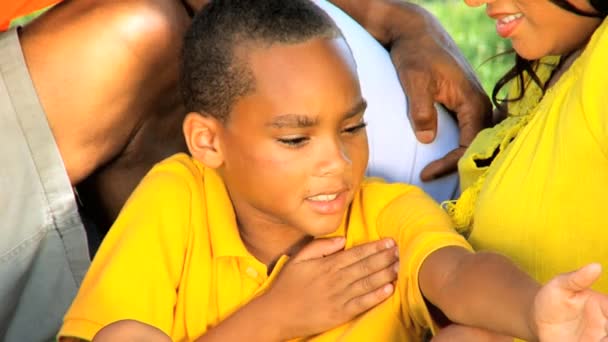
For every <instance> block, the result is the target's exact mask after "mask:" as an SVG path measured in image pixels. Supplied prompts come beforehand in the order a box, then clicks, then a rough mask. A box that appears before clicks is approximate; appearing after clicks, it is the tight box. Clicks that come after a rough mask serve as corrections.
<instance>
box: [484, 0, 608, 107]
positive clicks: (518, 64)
mask: <svg viewBox="0 0 608 342" xmlns="http://www.w3.org/2000/svg"><path fill="white" fill-rule="evenodd" d="M550 1H551V2H553V3H554V4H556V5H557V6H559V7H561V8H563V9H565V10H567V11H569V12H572V13H575V14H578V15H580V16H584V17H593V18H606V16H607V15H608V1H607V0H589V3H590V4H591V6H593V8H594V9H595V10H596V11H597V12H596V13H589V12H585V11H582V10H580V9H578V8H576V7H574V6H573V5H572V4H571V3H569V2H568V1H567V0H550ZM564 59H565V58H562V59H561V61H560V63H562V62H563V61H564ZM538 63H539V60H527V59H525V58H523V57H521V56H519V55H518V54H517V53H516V54H515V65H514V66H513V67H512V68H511V69H510V70H509V71H507V73H506V74H505V75H504V76H503V77H501V78H500V79H499V80H498V82H496V85H495V86H494V89H493V90H492V102H493V103H494V106H496V108H497V109H498V111H500V112H502V113H501V114H503V115H501V117H506V115H505V114H506V113H505V111H506V110H507V106H506V105H507V104H508V103H509V102H515V101H519V100H521V99H522V97H523V96H524V91H525V84H524V82H525V78H524V74H525V73H527V74H528V76H530V78H531V79H532V82H534V83H536V85H538V86H539V87H540V88H541V89H543V92H544V91H545V83H543V80H541V79H540V78H539V77H538V75H536V72H535V71H534V70H536V68H537V66H538ZM556 69H557V68H556ZM513 79H517V82H518V85H519V87H518V88H519V94H517V95H516V96H515V97H513V98H509V97H508V96H507V97H505V98H501V99H499V98H498V93H499V92H500V90H501V89H502V88H504V86H505V85H507V84H508V83H509V82H511V81H512V80H513ZM544 81H545V82H546V81H547V80H544Z"/></svg>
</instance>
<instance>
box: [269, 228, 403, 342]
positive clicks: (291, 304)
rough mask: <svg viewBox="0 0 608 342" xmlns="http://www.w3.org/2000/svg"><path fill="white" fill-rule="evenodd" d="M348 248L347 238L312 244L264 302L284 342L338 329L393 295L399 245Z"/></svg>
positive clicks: (291, 263) (285, 271)
mask: <svg viewBox="0 0 608 342" xmlns="http://www.w3.org/2000/svg"><path fill="white" fill-rule="evenodd" d="M343 248H344V239H343V238H332V239H318V240H315V241H312V242H311V243H309V244H308V245H307V246H305V247H304V248H303V249H302V250H301V251H300V252H299V253H298V254H297V255H295V256H294V257H293V258H292V259H291V260H290V261H289V262H288V263H287V264H286V265H285V267H284V268H283V269H282V270H281V272H280V273H279V275H278V276H277V279H276V280H275V282H274V283H273V285H272V286H271V287H270V289H269V290H268V291H267V292H266V293H265V294H264V295H262V297H265V298H262V297H260V298H259V299H260V300H265V301H266V304H265V305H266V307H267V308H268V313H269V314H271V315H274V317H275V322H277V324H278V326H279V327H280V328H279V329H280V336H281V337H282V339H283V340H287V339H291V338H296V337H304V336H309V335H313V334H316V333H319V332H322V331H326V330H329V329H331V328H334V327H336V326H338V325H340V324H342V323H345V322H347V321H349V320H351V319H352V318H354V317H355V316H357V315H359V314H361V313H363V312H365V311H367V310H369V309H370V308H372V307H374V306H376V305H377V304H378V303H380V302H382V301H383V300H385V299H386V298H388V297H389V296H390V295H391V294H392V293H393V290H394V286H393V284H392V282H393V281H394V280H395V279H396V278H397V270H398V269H399V267H398V255H397V247H396V246H395V242H394V241H393V240H390V239H384V240H381V241H376V242H371V243H366V244H363V245H360V246H356V247H353V248H351V249H349V250H346V251H342V249H343Z"/></svg>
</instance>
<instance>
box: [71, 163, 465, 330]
mask: <svg viewBox="0 0 608 342" xmlns="http://www.w3.org/2000/svg"><path fill="white" fill-rule="evenodd" d="M347 215H349V216H348V217H346V218H345V220H344V222H345V223H344V224H343V225H342V226H341V227H339V229H338V230H337V231H336V232H335V234H332V235H342V236H344V235H345V236H346V241H347V242H346V243H347V246H348V247H350V246H354V245H357V244H361V243H363V242H366V241H372V240H377V239H380V238H382V237H392V238H393V239H395V240H396V241H397V243H398V245H399V251H400V271H399V280H398V281H397V285H396V291H395V294H394V295H393V296H392V298H390V299H388V300H387V301H385V302H383V303H382V304H380V305H379V306H377V307H376V308H374V309H372V310H371V311H369V312H367V313H366V314H364V315H362V316H360V317H358V318H357V319H355V320H353V321H351V322H349V323H347V324H344V325H343V326H340V327H337V328H335V329H333V330H330V331H327V332H325V333H323V334H320V335H317V336H315V337H314V338H311V340H314V341H420V336H421V334H422V333H423V332H424V329H425V328H426V327H429V326H430V325H432V320H431V317H430V315H429V313H428V311H427V307H426V305H425V302H424V300H423V298H422V295H421V293H420V290H419V287H418V285H417V284H418V271H419V269H420V266H421V264H422V262H423V261H424V260H425V258H426V257H427V256H428V255H429V254H430V253H431V252H433V251H435V250H437V249H439V248H442V247H445V246H451V245H457V246H463V247H465V248H470V247H469V246H468V244H467V242H466V241H465V240H464V239H463V238H462V237H460V236H459V235H458V234H456V233H455V232H454V231H453V230H452V228H451V222H450V219H449V218H448V217H447V215H446V214H445V213H443V211H442V210H441V208H440V207H439V206H438V205H437V204H436V203H434V202H433V200H431V199H430V198H429V197H428V196H427V195H425V194H424V193H423V192H422V191H421V190H419V189H417V188H415V187H413V186H409V185H403V184H384V183H382V182H380V181H377V180H376V181H374V180H369V181H366V182H365V183H364V184H363V185H362V186H361V189H360V191H359V192H358V193H357V195H356V196H355V199H354V201H353V203H352V204H351V210H349V211H348V214H347ZM285 261H287V257H282V258H281V259H280V261H279V262H278V264H277V266H275V268H274V270H273V272H272V273H271V275H270V276H267V269H266V266H265V265H264V264H262V263H261V262H259V261H258V260H257V259H255V258H254V257H253V256H252V255H251V254H250V253H249V252H248V251H247V249H246V248H245V246H244V245H243V242H242V241H241V239H240V236H239V231H238V228H237V225H236V221H235V216H234V212H233V207H232V204H231V202H230V199H229V197H228V195H227V193H226V190H225V188H224V184H223V182H222V180H221V178H220V177H219V176H218V174H217V173H216V172H215V171H214V170H212V169H208V168H205V167H203V166H202V165H201V164H200V163H198V162H196V161H194V160H193V159H191V158H190V157H189V156H187V155H185V154H178V155H175V156H173V157H171V158H168V159H167V160H165V161H163V162H161V163H159V164H158V165H156V166H155V167H154V168H153V169H152V170H151V171H150V173H149V174H148V175H147V176H146V177H145V178H144V180H143V181H142V183H141V184H140V185H139V187H138V188H137V189H136V191H135V192H134V193H133V195H132V196H131V198H130V199H129V201H128V202H127V204H126V206H125V208H124V209H123V211H122V212H121V214H120V216H119V218H118V219H117V221H116V223H115V224H114V226H113V227H112V229H111V230H110V232H109V233H108V235H107V237H106V238H105V240H104V241H103V244H102V245H101V247H100V249H99V251H98V252H97V255H96V256H95V259H94V260H93V263H92V265H91V268H90V270H89V272H88V273H87V275H86V277H85V279H84V282H83V284H82V287H81V288H80V291H79V293H78V295H77V297H76V299H75V300H74V303H73V304H72V307H71V308H70V310H69V311H68V313H67V315H66V316H65V319H64V325H63V327H62V328H61V331H60V334H59V335H60V336H75V337H79V338H82V339H86V340H91V339H92V338H93V336H94V335H95V334H96V333H97V332H98V331H99V330H100V329H101V328H102V327H104V326H106V325H108V324H110V323H112V322H115V321H117V320H123V319H134V320H137V321H140V322H143V323H147V324H149V325H152V326H155V327H157V328H159V329H161V330H162V331H164V332H165V333H166V334H167V335H169V336H171V338H172V339H173V340H174V341H191V340H194V339H195V338H197V337H199V336H201V335H202V334H204V333H205V332H206V331H207V330H208V329H210V328H211V327H213V326H215V325H217V324H218V323H220V322H221V321H222V320H223V319H225V318H226V317H227V316H228V315H230V313H232V312H233V311H235V310H236V309H237V308H239V307H241V306H242V305H244V304H245V303H247V302H248V301H249V300H250V299H251V298H252V297H254V296H256V295H257V294H259V293H260V292H261V291H263V290H264V289H265V288H266V287H267V286H268V285H269V284H270V283H271V282H272V279H273V278H274V276H275V275H276V274H277V273H278V272H279V271H280V269H281V267H282V266H283V265H284V263H285Z"/></svg>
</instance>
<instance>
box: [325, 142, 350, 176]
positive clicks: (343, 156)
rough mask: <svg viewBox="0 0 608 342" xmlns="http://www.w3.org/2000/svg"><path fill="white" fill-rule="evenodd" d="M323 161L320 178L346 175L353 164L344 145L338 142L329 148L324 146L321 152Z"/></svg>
mask: <svg viewBox="0 0 608 342" xmlns="http://www.w3.org/2000/svg"><path fill="white" fill-rule="evenodd" d="M320 152H321V153H322V155H323V159H322V162H321V165H320V168H319V169H318V170H319V176H336V175H340V174H342V173H344V171H345V170H346V169H348V168H349V167H350V166H351V165H352V162H351V160H350V157H349V155H348V151H347V150H346V148H345V146H344V144H343V143H342V142H341V141H340V140H338V141H335V142H334V143H332V144H331V146H330V145H329V144H328V145H327V146H323V147H322V148H321V151H320Z"/></svg>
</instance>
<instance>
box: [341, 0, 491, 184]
mask: <svg viewBox="0 0 608 342" xmlns="http://www.w3.org/2000/svg"><path fill="white" fill-rule="evenodd" d="M331 2H333V3H334V4H336V5H337V6H339V7H341V8H342V9H343V10H344V11H345V12H347V13H348V14H349V15H351V16H352V17H353V18H354V19H355V20H357V21H358V22H359V23H360V24H361V25H362V26H363V27H365V29H367V30H368V31H369V32H370V34H372V35H373V36H374V37H375V38H376V39H377V40H378V41H379V42H380V43H381V44H383V45H384V46H387V47H388V48H389V49H390V54H391V58H392V61H393V64H394V65H395V68H396V69H397V73H398V75H399V79H400V81H401V84H402V86H403V89H404V91H405V93H406V95H407V98H408V102H409V115H410V119H411V122H412V126H413V128H414V131H415V133H416V137H417V139H418V140H419V141H420V142H422V143H430V142H432V141H433V140H434V139H435V136H436V134H437V111H436V109H435V107H434V103H436V102H438V103H441V104H442V105H444V106H445V107H446V108H447V109H448V110H449V111H450V112H452V113H453V114H454V116H455V118H456V120H457V122H458V126H459V128H460V140H459V147H458V148H456V149H454V150H452V151H450V152H449V153H448V154H446V155H445V156H444V157H442V158H441V159H439V160H436V161H433V162H432V163H430V164H429V165H427V166H426V167H425V168H424V169H423V170H422V173H421V179H422V180H423V181H429V180H432V179H435V178H438V177H441V176H442V175H445V174H447V173H450V172H452V171H455V170H456V168H457V163H458V159H459V158H460V157H461V156H462V154H463V153H464V151H465V149H466V147H467V146H469V144H470V143H471V141H472V140H473V139H474V138H475V136H476V135H477V133H478V132H479V131H480V130H481V129H483V128H484V127H487V126H488V125H490V123H491V114H492V104H491V102H490V99H489V98H488V96H487V95H486V93H485V92H484V90H483V88H482V86H481V84H480V83H479V81H478V80H477V78H476V76H475V73H474V72H473V70H472V68H471V66H470V65H469V64H468V62H467V61H466V59H465V58H464V56H463V55H462V54H461V53H460V51H459V50H458V47H457V46H456V44H455V43H454V41H453V40H452V39H451V38H450V36H449V35H448V33H447V32H446V31H445V30H444V29H443V28H442V26H441V24H440V23H439V22H438V21H437V19H436V18H435V17H433V16H432V15H431V14H430V13H429V12H428V11H426V10H424V9H423V8H421V7H420V6H417V5H414V4H411V3H407V2H404V1H394V0H393V1H391V0H331Z"/></svg>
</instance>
